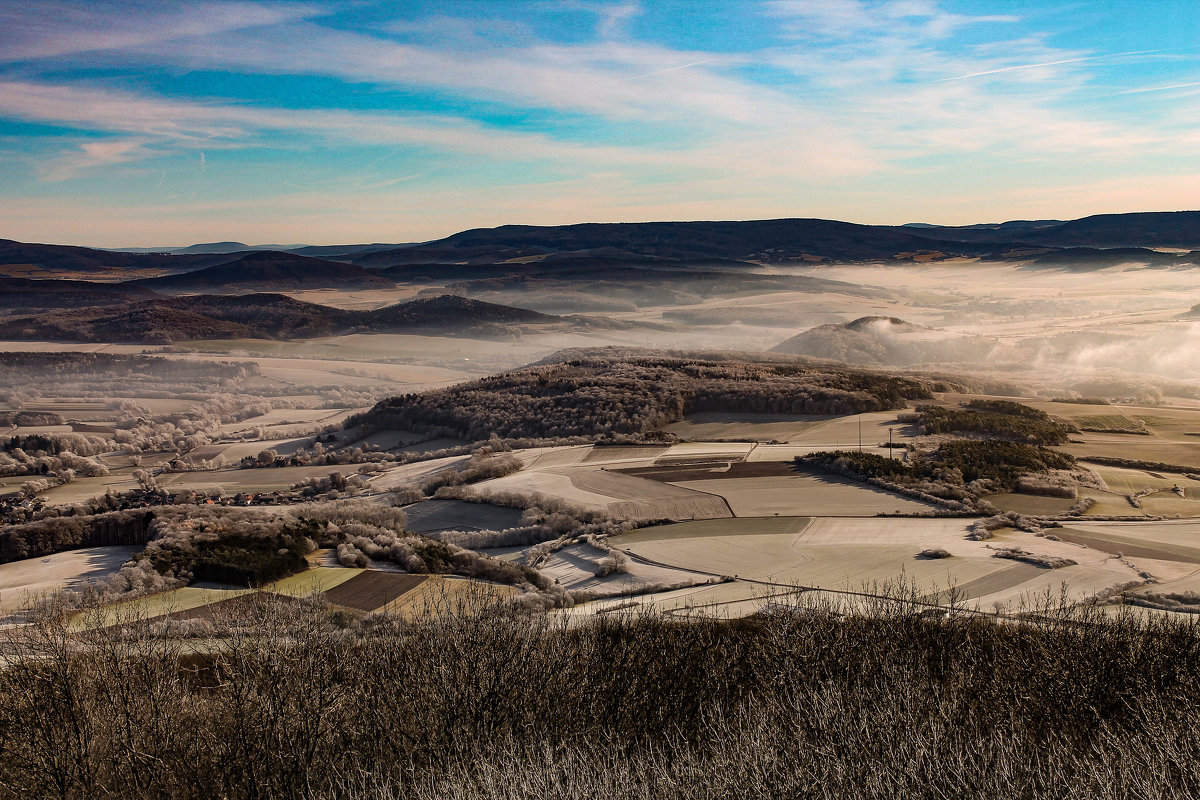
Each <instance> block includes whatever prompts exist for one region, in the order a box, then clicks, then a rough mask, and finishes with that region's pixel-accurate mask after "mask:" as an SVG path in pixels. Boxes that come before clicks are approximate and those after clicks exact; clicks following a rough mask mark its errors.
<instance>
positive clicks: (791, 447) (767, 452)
mask: <svg viewBox="0 0 1200 800" xmlns="http://www.w3.org/2000/svg"><path fill="white" fill-rule="evenodd" d="M857 449H858V442H857V441H855V442H854V443H853V444H848V445H836V444H830V445H799V444H760V445H758V446H757V447H755V448H754V449H753V450H751V451H750V455H748V456H747V457H746V460H747V461H794V460H795V459H796V458H798V457H800V456H806V455H808V454H809V453H820V452H824V451H827V450H857ZM863 452H865V453H876V454H878V455H881V456H887V455H888V454H889V453H891V452H892V451H891V450H889V449H888V448H886V447H875V446H873V445H872V444H866V443H864V444H863ZM903 453H904V451H903V450H899V449H897V450H896V451H895V453H894V454H893V455H895V457H896V458H902V457H903Z"/></svg>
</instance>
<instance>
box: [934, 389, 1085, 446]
mask: <svg viewBox="0 0 1200 800" xmlns="http://www.w3.org/2000/svg"><path fill="white" fill-rule="evenodd" d="M917 416H918V418H919V421H920V425H921V431H922V432H923V433H926V434H936V433H973V434H978V435H981V436H986V437H989V438H993V439H1008V440H1010V441H1014V442H1025V443H1027V444H1039V445H1056V444H1066V443H1067V438H1068V434H1069V433H1070V432H1071V430H1072V429H1071V427H1070V426H1068V425H1066V424H1063V423H1061V422H1056V421H1055V420H1053V419H1051V417H1050V415H1049V414H1047V413H1046V412H1045V411H1041V410H1039V409H1036V408H1030V407H1029V406H1026V405H1022V404H1021V403H1014V402H1012V401H1010V400H971V401H970V402H968V403H966V404H964V405H963V407H961V408H947V407H946V406H937V405H920V406H917Z"/></svg>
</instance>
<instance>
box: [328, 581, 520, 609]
mask: <svg viewBox="0 0 1200 800" xmlns="http://www.w3.org/2000/svg"><path fill="white" fill-rule="evenodd" d="M349 571H354V570H349ZM518 594H520V590H519V589H517V588H516V587H514V586H506V585H504V584H499V583H489V582H487V581H480V580H472V579H471V578H460V577H458V576H456V575H430V576H429V577H428V578H427V579H426V580H424V581H423V582H422V583H421V584H420V585H419V586H417V588H415V589H413V590H412V591H410V592H405V593H404V594H403V595H401V596H400V597H398V598H396V599H395V600H393V601H392V602H391V603H389V604H387V605H386V606H384V607H383V608H381V609H379V610H378V611H376V612H375V613H376V614H394V615H396V616H399V617H403V618H405V619H419V618H421V617H426V616H431V615H437V614H442V613H446V612H449V613H458V612H469V611H473V610H475V609H478V608H480V607H481V606H487V605H491V604H494V603H498V602H501V601H503V600H505V599H507V598H511V597H515V596H516V595H518Z"/></svg>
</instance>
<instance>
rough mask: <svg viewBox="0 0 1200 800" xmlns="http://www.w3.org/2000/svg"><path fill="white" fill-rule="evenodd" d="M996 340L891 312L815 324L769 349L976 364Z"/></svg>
mask: <svg viewBox="0 0 1200 800" xmlns="http://www.w3.org/2000/svg"><path fill="white" fill-rule="evenodd" d="M996 346H997V344H996V342H995V341H994V340H992V339H987V338H985V337H982V336H968V335H965V334H958V333H951V332H949V331H942V330H937V329H936V328H926V327H924V326H922V325H915V324H913V323H911V322H905V321H904V320H902V319H897V318H895V317H860V318H859V319H856V320H853V321H852V322H843V323H832V324H828V325H818V326H817V327H815V328H810V329H809V330H807V331H804V332H803V333H801V334H798V335H796V336H793V337H792V338H790V339H787V340H786V341H783V342H781V343H779V344H777V345H776V346H775V347H773V348H771V352H773V353H787V354H789V355H802V356H810V357H813V358H829V359H833V360H835V361H842V362H845V363H847V364H869V365H877V366H891V367H904V366H910V365H913V364H925V363H957V362H964V363H979V362H981V361H985V360H986V359H987V358H988V357H989V356H990V355H991V353H992V352H993V351H994V350H995V349H996Z"/></svg>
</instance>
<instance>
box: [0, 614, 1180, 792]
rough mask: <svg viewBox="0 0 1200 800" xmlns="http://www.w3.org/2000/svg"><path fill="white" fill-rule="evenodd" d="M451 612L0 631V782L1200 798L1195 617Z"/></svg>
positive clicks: (1, 785)
mask: <svg viewBox="0 0 1200 800" xmlns="http://www.w3.org/2000/svg"><path fill="white" fill-rule="evenodd" d="M453 610H454V608H453V604H452V603H448V604H447V607H446V612H445V613H443V614H440V615H434V616H433V617H430V618H426V619H424V620H409V621H401V620H396V619H394V618H392V619H386V618H369V619H366V620H362V621H357V622H356V621H353V620H350V619H348V618H347V617H346V616H345V615H340V614H337V613H336V612H334V611H331V610H328V609H326V608H324V607H322V606H320V605H316V604H312V603H305V602H301V601H295V600H288V601H286V602H285V601H283V600H277V601H272V600H270V599H264V600H263V602H261V603H259V604H257V605H255V606H254V607H253V609H252V613H250V614H248V615H247V616H246V617H243V618H242V619H240V620H237V619H233V620H230V621H229V624H231V625H232V626H233V627H230V628H226V629H224V630H223V632H222V633H220V635H221V638H220V639H219V640H216V643H215V644H214V643H213V640H208V642H209V644H207V645H205V644H204V642H199V643H197V644H196V645H193V644H191V643H189V642H188V641H187V640H184V639H180V638H160V637H157V636H155V635H154V634H155V633H156V631H158V630H159V629H157V628H155V627H153V623H151V624H147V625H141V624H136V623H134V624H131V625H127V626H125V627H123V628H121V629H109V630H107V631H97V632H92V633H88V634H73V633H71V632H70V631H69V630H68V629H67V628H66V627H64V626H63V625H61V624H58V623H56V622H54V621H53V620H47V621H44V622H42V623H41V624H38V625H35V626H33V627H30V628H26V629H13V630H8V631H5V632H3V634H0V636H2V643H3V645H4V650H5V652H6V654H7V655H8V657H9V658H8V661H7V665H6V667H5V668H4V669H3V671H0V681H3V683H4V689H5V690H4V691H3V692H0V730H2V731H3V732H4V737H3V739H2V741H0V798H26V797H59V798H92V797H110V798H144V797H159V798H172V800H191V799H192V798H196V800H199V798H206V799H207V798H213V797H222V798H230V800H243V799H244V800H250V799H251V798H256V799H257V798H285V797H286V798H300V797H304V798H310V797H311V798H330V799H331V800H332V798H380V800H383V798H396V797H410V798H420V799H422V800H423V799H425V798H429V799H430V800H432V799H433V798H445V799H446V800H449V799H450V798H458V799H463V800H465V799H466V798H514V799H515V798H529V797H545V798H564V799H565V798H578V797H605V798H630V799H632V798H668V797H669V798H714V797H716V798H734V797H762V798H781V799H782V798H789V799H790V798H855V800H860V799H863V798H868V799H869V798H880V799H882V798H889V800H890V799H891V798H928V797H972V798H1005V799H1006V800H1007V798H1011V797H1023V798H1063V797H1070V798H1126V797H1141V798H1166V797H1194V796H1196V795H1197V792H1200V758H1198V756H1200V730H1198V729H1197V727H1196V725H1195V713H1196V708H1197V705H1200V681H1198V680H1197V669H1196V666H1195V665H1196V657H1197V655H1198V654H1200V652H1198V651H1200V628H1198V627H1197V625H1196V624H1194V623H1181V622H1176V621H1172V622H1165V621H1164V622H1152V623H1151V622H1137V621H1135V620H1134V619H1133V618H1126V619H1119V620H1115V621H1113V620H1106V619H1105V618H1104V617H1103V616H1102V615H1099V614H1096V613H1092V614H1087V613H1086V612H1070V613H1068V612H1054V611H1051V612H1049V613H1047V614H1046V615H1045V616H1043V618H1042V619H1041V620H1040V621H1005V622H998V621H992V620H989V619H987V618H967V617H952V618H930V617H928V616H926V615H923V614H921V613H920V611H919V608H918V607H916V606H910V605H908V604H907V603H905V602H904V601H903V600H902V599H901V600H897V601H892V602H880V603H879V604H878V605H877V606H875V607H874V608H868V609H863V610H859V611H856V612H852V613H849V614H842V613H839V611H845V609H838V608H834V607H831V606H828V605H821V604H814V605H810V606H807V607H803V608H793V609H789V610H786V611H778V612H776V613H771V614H768V615H766V616H760V617H757V618H752V619H749V620H744V621H740V622H736V623H734V622H722V621H713V620H707V621H706V620H693V621H690V622H688V623H686V624H683V623H678V622H672V621H669V620H664V619H656V618H633V617H624V618H620V617H616V618H614V617H608V618H599V619H593V620H590V621H587V622H581V623H578V624H577V625H575V626H573V627H566V626H563V625H559V624H557V623H555V622H554V621H553V619H552V618H549V617H547V616H545V615H523V614H513V613H509V612H505V611H502V610H499V609H497V610H495V611H485V612H483V613H479V614H465V615H464V614H455V613H453ZM17 654H20V655H17ZM14 656H16V657H14Z"/></svg>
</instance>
